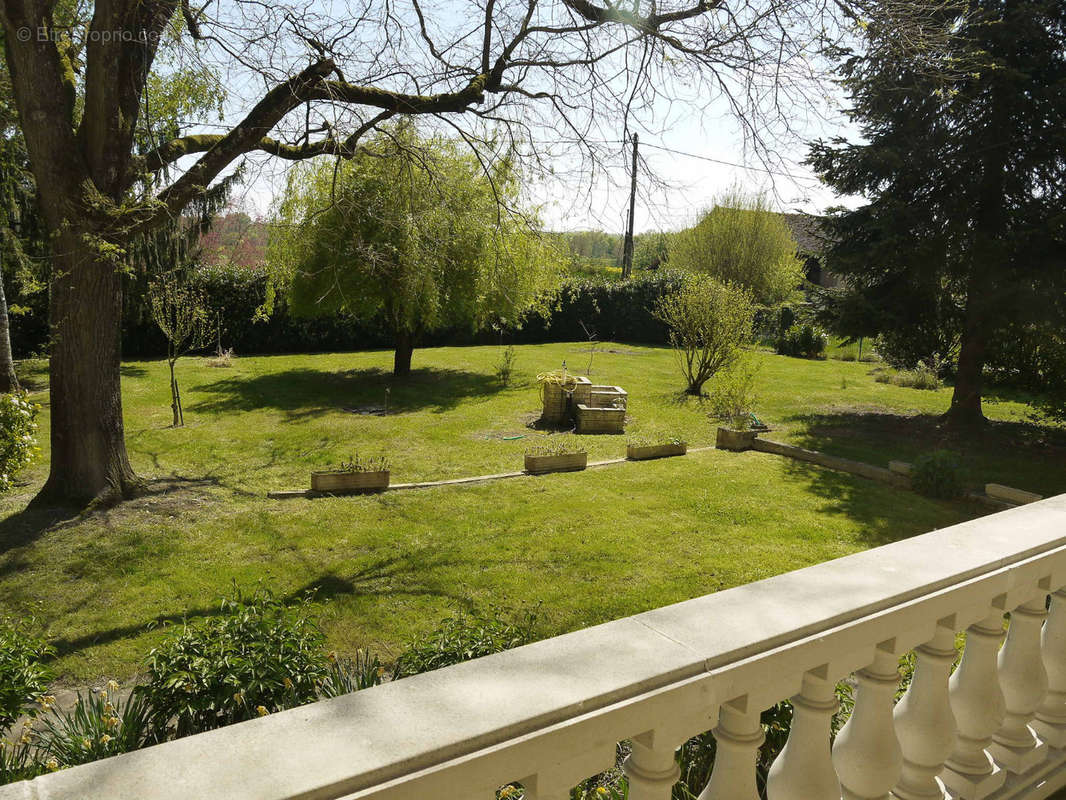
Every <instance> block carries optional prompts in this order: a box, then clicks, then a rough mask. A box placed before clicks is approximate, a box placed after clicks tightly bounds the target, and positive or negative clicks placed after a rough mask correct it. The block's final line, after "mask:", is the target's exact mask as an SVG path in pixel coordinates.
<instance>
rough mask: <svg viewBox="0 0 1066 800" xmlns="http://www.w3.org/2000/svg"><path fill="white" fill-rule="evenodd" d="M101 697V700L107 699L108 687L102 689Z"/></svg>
mask: <svg viewBox="0 0 1066 800" xmlns="http://www.w3.org/2000/svg"><path fill="white" fill-rule="evenodd" d="M100 699H101V700H106V699H107V690H106V689H101V690H100Z"/></svg>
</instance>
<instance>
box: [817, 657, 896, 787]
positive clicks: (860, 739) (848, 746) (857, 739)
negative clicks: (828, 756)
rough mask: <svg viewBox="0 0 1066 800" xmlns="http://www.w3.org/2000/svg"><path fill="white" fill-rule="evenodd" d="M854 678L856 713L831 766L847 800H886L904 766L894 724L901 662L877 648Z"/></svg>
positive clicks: (840, 736)
mask: <svg viewBox="0 0 1066 800" xmlns="http://www.w3.org/2000/svg"><path fill="white" fill-rule="evenodd" d="M855 677H856V679H857V680H858V689H857V691H856V695H855V710H854V711H853V712H852V714H851V718H850V719H848V721H847V724H845V725H844V727H843V728H842V729H841V731H840V733H839V734H838V735H837V739H836V742H835V743H834V745H833V765H834V766H835V767H836V771H837V775H838V776H839V778H840V783H841V788H842V790H843V791H842V796H843V798H844V800H888V798H889V791H890V790H891V789H892V787H893V786H895V785H896V781H897V780H899V774H900V769H901V766H902V760H903V757H902V754H901V752H900V747H899V741H897V739H896V729H895V725H894V724H893V720H892V700H893V698H894V696H895V693H896V689H897V688H898V686H899V656H898V655H896V654H895V653H894V652H891V651H890V650H886V649H882V648H880V647H878V648H877V651H876V654H875V656H874V662H873V663H872V664H871V665H870V666H868V667H866V668H865V669H861V670H859V671H858V672H857V673H856V674H855Z"/></svg>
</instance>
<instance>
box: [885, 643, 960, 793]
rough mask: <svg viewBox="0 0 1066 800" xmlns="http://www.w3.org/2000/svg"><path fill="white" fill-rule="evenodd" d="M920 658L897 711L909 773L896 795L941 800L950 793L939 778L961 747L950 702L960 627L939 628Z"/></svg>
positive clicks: (903, 775)
mask: <svg viewBox="0 0 1066 800" xmlns="http://www.w3.org/2000/svg"><path fill="white" fill-rule="evenodd" d="M915 655H916V660H917V663H916V664H915V668H914V677H913V679H912V680H911V685H910V687H908V689H907V693H906V694H905V695H904V696H903V699H902V700H900V701H899V703H897V704H896V708H895V711H894V712H893V717H894V718H895V720H896V736H897V737H899V743H900V749H901V751H902V753H903V770H902V773H901V775H900V780H899V783H898V784H897V785H896V788H895V789H894V790H893V793H894V794H895V795H896V797H898V798H900V800H927V798H928V800H941V799H942V798H944V797H946V794H945V792H944V784H943V783H942V782H941V781H940V778H939V777H937V776H938V775H939V774H940V771H941V769H942V768H943V766H944V760H945V759H947V757H948V756H949V755H950V754H951V749H952V746H953V745H954V744H955V717H954V715H953V714H952V713H951V701H950V700H949V699H948V678H949V677H950V675H951V665H952V663H954V661H955V630H954V628H953V627H946V626H938V627H937V629H936V633H935V634H934V635H933V638H932V639H930V640H929V641H928V642H926V643H925V644H923V645H920V646H919V647H918V648H916V650H915Z"/></svg>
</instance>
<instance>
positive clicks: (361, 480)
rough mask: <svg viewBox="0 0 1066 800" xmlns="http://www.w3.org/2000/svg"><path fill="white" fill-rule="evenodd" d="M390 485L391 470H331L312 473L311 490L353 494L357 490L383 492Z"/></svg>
mask: <svg viewBox="0 0 1066 800" xmlns="http://www.w3.org/2000/svg"><path fill="white" fill-rule="evenodd" d="M388 486H389V471H388V470H383V471H381V472H341V471H339V470H330V471H325V472H312V473H311V491H313V492H332V493H333V494H353V493H357V492H381V491H384V490H385V489H387V488H388Z"/></svg>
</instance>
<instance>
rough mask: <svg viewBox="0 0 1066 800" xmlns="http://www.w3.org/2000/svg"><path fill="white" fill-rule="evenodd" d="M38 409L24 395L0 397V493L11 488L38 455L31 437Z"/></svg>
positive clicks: (33, 438) (35, 444)
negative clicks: (21, 472)
mask: <svg viewBox="0 0 1066 800" xmlns="http://www.w3.org/2000/svg"><path fill="white" fill-rule="evenodd" d="M39 408H40V406H38V405H37V404H36V403H31V402H30V401H29V399H27V398H26V396H25V395H22V394H2V395H0V492H4V491H7V490H8V489H10V488H11V485H12V484H13V483H14V480H15V476H16V475H17V474H18V473H19V471H21V470H22V468H23V467H25V466H26V465H27V464H29V463H30V461H32V460H33V457H34V456H35V455H36V454H37V453H38V447H37V439H36V438H35V436H34V434H35V433H36V432H37V411H38V409H39Z"/></svg>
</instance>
